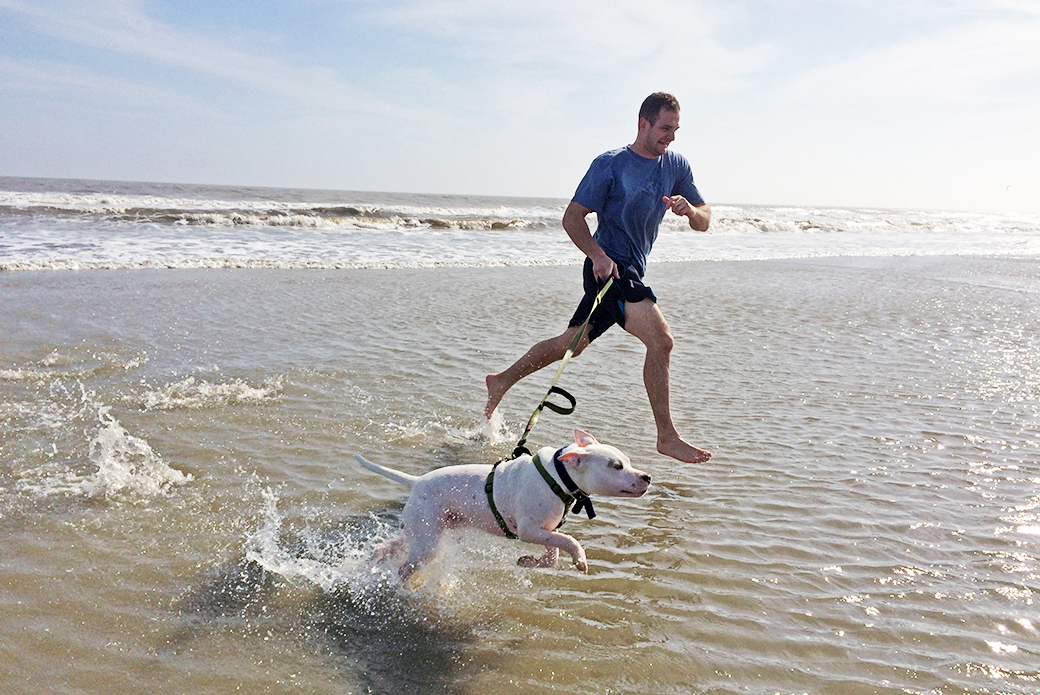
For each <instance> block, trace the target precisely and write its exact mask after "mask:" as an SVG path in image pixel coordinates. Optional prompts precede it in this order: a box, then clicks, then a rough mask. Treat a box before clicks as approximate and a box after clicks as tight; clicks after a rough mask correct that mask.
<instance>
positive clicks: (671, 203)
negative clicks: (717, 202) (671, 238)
mask: <svg viewBox="0 0 1040 695" xmlns="http://www.w3.org/2000/svg"><path fill="white" fill-rule="evenodd" d="M661 200H663V201H664V204H665V207H667V208H668V209H669V210H671V211H672V212H674V213H675V214H676V215H683V216H685V217H688V218H689V220H690V229H693V230H696V231H698V232H706V231H708V225H709V224H711V208H709V207H708V205H707V204H706V203H704V204H701V205H698V206H696V207H694V206H693V205H690V201H688V200H686V198H684V197H682V196H681V195H673V196H670V197H669V196H665V197H663V198H662V199H661Z"/></svg>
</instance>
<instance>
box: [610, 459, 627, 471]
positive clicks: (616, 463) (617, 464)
mask: <svg viewBox="0 0 1040 695" xmlns="http://www.w3.org/2000/svg"><path fill="white" fill-rule="evenodd" d="M610 467H611V468H613V469H614V470H617V471H620V470H621V469H622V468H624V467H625V464H623V463H621V462H620V461H611V462H610Z"/></svg>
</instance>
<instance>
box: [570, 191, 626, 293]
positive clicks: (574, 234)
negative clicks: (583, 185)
mask: <svg viewBox="0 0 1040 695" xmlns="http://www.w3.org/2000/svg"><path fill="white" fill-rule="evenodd" d="M590 212H592V210H590V209H589V208H587V207H585V206H584V205H582V204H581V203H576V202H574V201H573V200H572V201H571V202H570V205H568V206H567V209H566V210H565V211H564V213H563V229H564V231H566V232H567V236H569V237H570V239H571V241H572V242H574V245H575V246H577V247H578V249H580V250H581V252H582V253H584V254H585V255H586V256H588V257H589V258H591V259H592V273H593V275H595V276H596V279H597V280H599V281H600V282H606V281H607V278H620V277H621V275H620V274H619V273H618V268H617V264H615V263H614V261H612V260H611V259H610V256H608V255H607V254H606V253H605V252H604V251H603V249H602V248H601V247H600V245H599V244H597V243H596V240H595V239H593V238H592V230H590V229H589V223H588V222H586V221H585V217H586V216H587V215H588V214H589V213H590Z"/></svg>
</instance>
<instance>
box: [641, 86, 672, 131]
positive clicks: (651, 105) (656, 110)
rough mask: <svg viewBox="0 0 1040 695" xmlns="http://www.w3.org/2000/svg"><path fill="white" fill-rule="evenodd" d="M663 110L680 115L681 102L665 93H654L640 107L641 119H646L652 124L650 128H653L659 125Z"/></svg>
mask: <svg viewBox="0 0 1040 695" xmlns="http://www.w3.org/2000/svg"><path fill="white" fill-rule="evenodd" d="M661 109H666V110H668V111H674V112H675V113H679V100H678V99H676V98H675V97H673V96H672V95H671V94H667V93H665V92H654V93H653V94H651V95H650V96H648V97H647V98H646V99H643V104H642V106H640V107H639V118H640V119H644V118H645V119H646V120H647V122H649V123H650V127H653V126H654V125H656V124H657V118H658V116H660V115H661Z"/></svg>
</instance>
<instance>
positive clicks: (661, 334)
mask: <svg viewBox="0 0 1040 695" xmlns="http://www.w3.org/2000/svg"><path fill="white" fill-rule="evenodd" d="M645 342H646V349H647V350H651V351H653V352H655V353H657V354H659V355H670V354H672V348H674V347H675V338H674V337H672V332H671V331H669V330H668V329H667V328H664V329H663V330H659V331H654V332H653V333H651V334H650V335H649V336H648V337H647V339H646V341H645Z"/></svg>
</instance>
